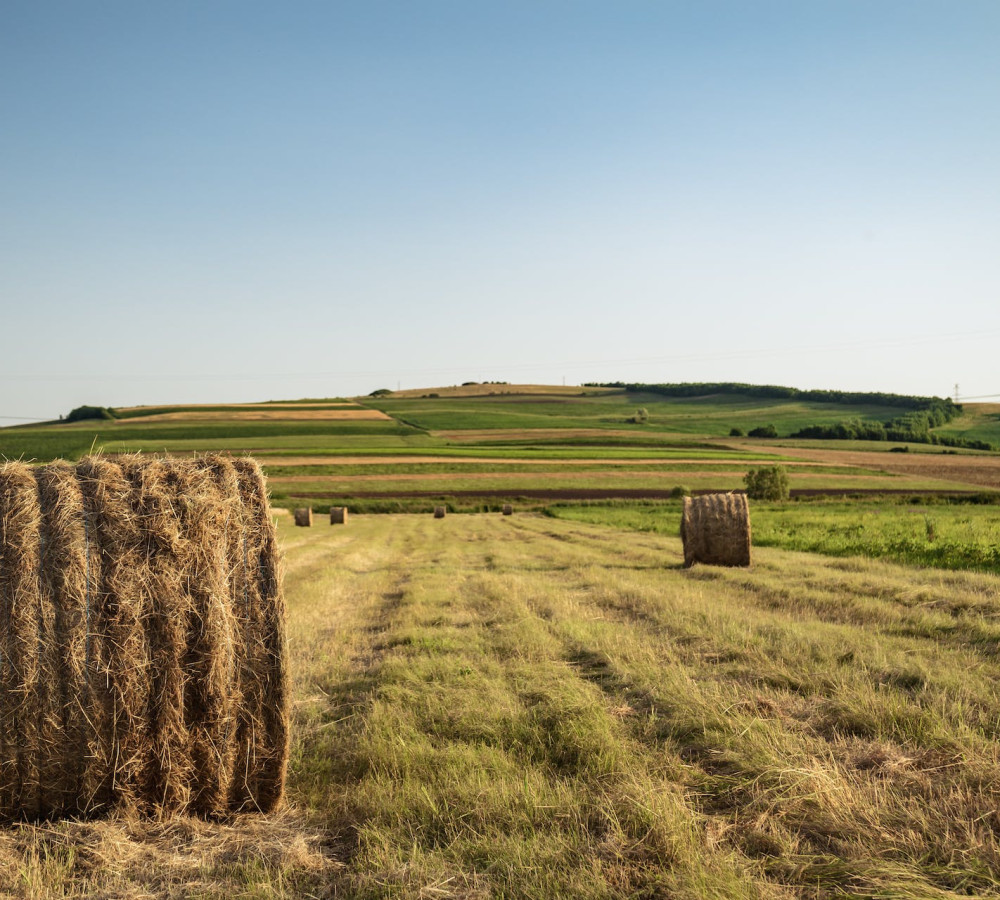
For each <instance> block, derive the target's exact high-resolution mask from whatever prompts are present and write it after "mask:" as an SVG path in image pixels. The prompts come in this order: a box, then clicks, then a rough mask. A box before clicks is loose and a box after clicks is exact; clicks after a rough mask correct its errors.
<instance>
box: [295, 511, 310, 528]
mask: <svg viewBox="0 0 1000 900" xmlns="http://www.w3.org/2000/svg"><path fill="white" fill-rule="evenodd" d="M312 523H313V511H312V507H311V506H298V507H296V509H295V524H296V525H302V526H304V527H305V528H309V527H311V526H312Z"/></svg>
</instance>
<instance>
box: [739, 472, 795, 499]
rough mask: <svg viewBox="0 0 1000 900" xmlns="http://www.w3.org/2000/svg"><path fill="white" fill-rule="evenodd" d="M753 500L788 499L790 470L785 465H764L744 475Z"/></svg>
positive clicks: (748, 494)
mask: <svg viewBox="0 0 1000 900" xmlns="http://www.w3.org/2000/svg"><path fill="white" fill-rule="evenodd" d="M743 483H744V484H745V485H746V486H747V496H748V497H749V498H750V499H751V500H787V499H788V471H787V470H786V469H785V467H784V466H762V467H761V468H759V469H751V470H750V471H749V472H747V473H746V475H744V476H743Z"/></svg>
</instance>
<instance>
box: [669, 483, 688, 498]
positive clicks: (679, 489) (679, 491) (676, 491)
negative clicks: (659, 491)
mask: <svg viewBox="0 0 1000 900" xmlns="http://www.w3.org/2000/svg"><path fill="white" fill-rule="evenodd" d="M670 496H671V497H676V498H678V499H680V498H681V497H690V496H691V488H687V487H684V485H682V484H678V485H675V486H674V487H672V488H671V489H670Z"/></svg>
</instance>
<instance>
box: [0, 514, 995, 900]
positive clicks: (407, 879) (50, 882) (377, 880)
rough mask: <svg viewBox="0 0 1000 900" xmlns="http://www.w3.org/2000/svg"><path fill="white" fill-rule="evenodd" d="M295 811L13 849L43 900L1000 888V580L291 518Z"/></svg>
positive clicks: (611, 534) (950, 893)
mask: <svg viewBox="0 0 1000 900" xmlns="http://www.w3.org/2000/svg"><path fill="white" fill-rule="evenodd" d="M279 531H280V538H281V544H282V547H283V550H284V553H285V556H286V569H287V573H286V594H287V599H288V604H289V613H290V621H289V626H290V632H289V633H290V642H291V644H290V649H291V662H292V674H293V680H294V693H295V717H294V745H293V754H292V763H291V771H290V797H289V800H290V805H289V808H288V809H287V810H286V811H285V813H284V814H283V815H282V816H281V817H279V818H278V819H276V820H273V821H271V820H264V821H262V820H260V819H255V818H252V817H251V818H248V819H243V820H236V821H233V822H229V823H223V824H220V825H209V824H205V823H201V822H197V821H192V820H187V819H181V820H175V821H170V822H165V823H142V822H136V821H132V822H101V823H94V824H89V825H88V824H80V823H52V824H44V825H19V826H14V827H11V828H7V829H5V830H4V831H3V832H2V833H0V885H2V886H3V887H2V888H0V896H10V897H17V898H28V897H31V898H39V900H50V898H52V900H55V898H83V897H93V896H106V897H134V898H139V897H150V896H153V897H199V898H206V900H208V898H229V900H231V898H275V900H276V898H293V897H334V896H344V897H373V898H374V897H385V898H388V897H407V898H427V897H456V898H458V897H461V898H479V897H482V898H486V897H500V896H503V897H512V898H515V897H516V898H521V897H524V898H527V897H534V898H557V897H560V898H568V897H584V898H588V897H589V898H598V897H601V898H615V897H620V898H632V897H671V898H682V900H683V898H689V900H695V898H704V897H719V898H722V897H726V898H729V897H732V898H834V897H845V896H852V897H894V898H895V897H899V898H913V900H917V898H921V900H922V898H955V897H959V896H993V895H996V894H997V893H998V891H1000V840H998V836H1000V820H998V818H997V816H998V813H997V810H998V803H997V793H996V791H997V785H998V784H1000V751H998V749H997V748H998V744H997V736H998V735H997V731H998V724H997V723H998V722H1000V700H998V698H997V694H996V689H995V685H996V683H997V678H998V676H1000V671H998V664H997V655H996V652H995V651H996V646H997V643H998V641H1000V624H998V623H1000V577H998V576H997V575H988V574H979V573H972V572H944V571H941V570H938V569H934V568H916V567H909V566H902V565H896V564H890V563H886V562H880V561H877V560H871V559H863V558H859V557H849V558H830V557H824V556H816V555H812V554H808V553H801V552H789V551H785V550H780V549H771V548H760V547H758V548H755V551H754V566H753V568H752V569H750V570H745V569H732V570H730V569H718V568H709V567H698V566H696V567H695V568H693V569H689V570H688V569H684V568H682V567H681V561H682V554H681V544H680V541H679V539H678V538H676V537H674V536H672V535H668V534H656V533H638V532H634V531H629V530H624V529H623V528H621V527H617V526H614V525H609V524H607V523H605V524H594V523H587V522H578V521H563V520H559V519H553V518H550V517H543V516H538V515H524V514H519V513H515V515H514V516H512V517H502V516H500V515H498V514H497V515H488V516H487V515H479V516H449V517H447V518H445V519H443V520H435V519H433V518H432V517H431V516H430V515H423V516H367V517H363V516H362V517H357V518H355V517H352V518H351V522H350V525H349V526H347V527H345V528H331V527H330V526H329V525H326V526H325V527H324V525H320V524H318V525H316V526H314V527H313V528H311V529H303V528H295V527H294V526H293V525H292V524H291V523H290V521H288V517H281V521H280V524H279Z"/></svg>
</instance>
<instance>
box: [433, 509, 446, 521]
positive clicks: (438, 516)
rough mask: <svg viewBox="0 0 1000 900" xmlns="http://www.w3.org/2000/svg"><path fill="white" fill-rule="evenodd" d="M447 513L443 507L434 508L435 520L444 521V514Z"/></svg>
mask: <svg viewBox="0 0 1000 900" xmlns="http://www.w3.org/2000/svg"><path fill="white" fill-rule="evenodd" d="M446 512H447V510H446V509H445V508H444V507H443V506H435V507H434V518H435V519H443V518H444V514H445V513H446Z"/></svg>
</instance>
